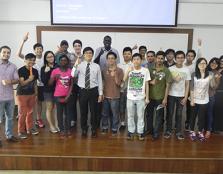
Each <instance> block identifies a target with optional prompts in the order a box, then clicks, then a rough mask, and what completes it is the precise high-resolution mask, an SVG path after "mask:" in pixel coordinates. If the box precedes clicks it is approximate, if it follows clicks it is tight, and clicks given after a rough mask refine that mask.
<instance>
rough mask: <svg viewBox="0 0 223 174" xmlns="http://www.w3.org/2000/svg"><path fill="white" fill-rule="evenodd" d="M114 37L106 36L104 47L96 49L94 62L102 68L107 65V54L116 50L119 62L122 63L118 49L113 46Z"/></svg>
mask: <svg viewBox="0 0 223 174" xmlns="http://www.w3.org/2000/svg"><path fill="white" fill-rule="evenodd" d="M111 43H112V39H111V37H110V36H105V37H104V40H103V44H104V47H99V48H97V49H96V53H95V58H94V62H95V63H97V64H99V65H100V68H101V70H103V69H105V68H106V67H107V61H106V56H107V54H108V53H109V52H114V53H115V54H116V55H117V63H120V57H119V54H118V51H117V50H116V49H114V48H112V47H111Z"/></svg>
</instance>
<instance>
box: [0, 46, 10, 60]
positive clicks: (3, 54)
mask: <svg viewBox="0 0 223 174" xmlns="http://www.w3.org/2000/svg"><path fill="white" fill-rule="evenodd" d="M10 55H11V51H10V50H9V49H7V48H3V49H2V50H1V52H0V57H1V59H2V60H8V59H9V58H10Z"/></svg>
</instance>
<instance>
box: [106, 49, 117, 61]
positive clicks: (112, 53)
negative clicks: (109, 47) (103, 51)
mask: <svg viewBox="0 0 223 174" xmlns="http://www.w3.org/2000/svg"><path fill="white" fill-rule="evenodd" d="M109 55H113V56H114V57H115V59H117V54H116V53H114V52H113V51H111V52H109V53H108V54H107V55H106V59H108V56H109Z"/></svg>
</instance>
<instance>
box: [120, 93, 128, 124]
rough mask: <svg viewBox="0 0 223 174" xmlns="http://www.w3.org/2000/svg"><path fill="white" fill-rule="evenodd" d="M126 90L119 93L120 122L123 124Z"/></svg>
mask: <svg viewBox="0 0 223 174" xmlns="http://www.w3.org/2000/svg"><path fill="white" fill-rule="evenodd" d="M126 103H127V90H125V91H124V92H120V121H121V122H125V113H126Z"/></svg>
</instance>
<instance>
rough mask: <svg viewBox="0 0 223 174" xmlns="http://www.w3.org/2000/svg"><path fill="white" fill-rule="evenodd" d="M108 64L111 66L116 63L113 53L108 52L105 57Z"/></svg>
mask: <svg viewBox="0 0 223 174" xmlns="http://www.w3.org/2000/svg"><path fill="white" fill-rule="evenodd" d="M107 62H108V66H112V65H115V64H116V58H115V56H114V55H112V54H109V55H108V57H107Z"/></svg>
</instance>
